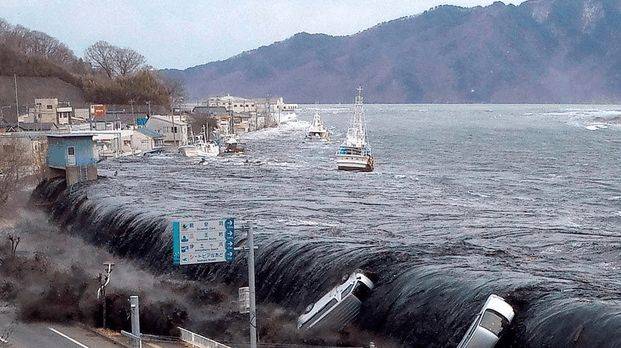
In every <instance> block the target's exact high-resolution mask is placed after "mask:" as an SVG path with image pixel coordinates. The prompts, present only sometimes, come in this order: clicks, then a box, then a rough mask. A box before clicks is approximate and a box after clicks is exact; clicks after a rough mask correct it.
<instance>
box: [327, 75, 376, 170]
mask: <svg viewBox="0 0 621 348" xmlns="http://www.w3.org/2000/svg"><path fill="white" fill-rule="evenodd" d="M357 91H358V94H357V95H356V99H355V100H354V115H353V117H352V124H351V126H350V127H349V129H348V130H347V137H346V138H345V141H343V143H342V144H341V146H340V147H339V150H338V152H337V154H336V163H337V165H338V169H339V170H353V171H363V172H371V171H373V156H372V155H371V149H370V148H369V145H368V143H367V130H366V125H365V123H364V107H363V105H362V101H363V99H362V87H358V89H357Z"/></svg>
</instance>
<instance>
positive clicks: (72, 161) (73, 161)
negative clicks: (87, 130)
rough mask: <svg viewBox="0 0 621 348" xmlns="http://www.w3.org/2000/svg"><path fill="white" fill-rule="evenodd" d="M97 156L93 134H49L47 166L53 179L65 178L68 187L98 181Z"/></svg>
mask: <svg viewBox="0 0 621 348" xmlns="http://www.w3.org/2000/svg"><path fill="white" fill-rule="evenodd" d="M97 159H98V158H97V154H96V152H95V149H94V142H93V135H92V134H76V133H66V134H49V135H48V136H47V166H48V168H49V169H50V176H51V177H58V176H64V177H65V178H66V180H67V185H68V186H70V185H73V184H76V183H78V182H84V181H89V180H95V179H97V165H96V163H97Z"/></svg>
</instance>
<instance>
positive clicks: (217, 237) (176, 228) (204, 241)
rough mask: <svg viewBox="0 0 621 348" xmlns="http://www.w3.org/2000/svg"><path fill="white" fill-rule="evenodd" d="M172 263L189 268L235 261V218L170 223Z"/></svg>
mask: <svg viewBox="0 0 621 348" xmlns="http://www.w3.org/2000/svg"><path fill="white" fill-rule="evenodd" d="M172 231H173V263H174V264H175V265H190V264H197V263H211V262H225V261H226V262H232V261H234V260H235V249H234V248H235V219H234V218H227V219H222V220H220V221H196V222H195V221H178V220H175V221H173V223H172Z"/></svg>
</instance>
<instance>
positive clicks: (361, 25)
mask: <svg viewBox="0 0 621 348" xmlns="http://www.w3.org/2000/svg"><path fill="white" fill-rule="evenodd" d="M492 2H493V1H492V0H489V1H488V0H401V1H397V0H381V1H374V0H367V1H365V0H358V1H354V0H332V1H330V0H290V1H284V0H265V1H252V0H238V1H224V0H213V1H209V0H203V1H196V0H176V1H168V0H124V1H122V0H116V1H115V0H92V1H83V0H0V17H3V18H5V19H6V20H7V21H9V22H10V23H11V24H21V25H23V26H25V27H28V28H30V29H34V30H40V31H43V32H46V33H48V34H50V35H52V36H54V37H56V38H58V39H59V40H60V41H62V42H64V43H66V44H67V45H69V47H70V48H71V49H73V50H74V52H75V53H76V55H78V56H82V55H83V52H84V49H85V48H86V47H88V46H89V45H90V44H92V43H93V42H95V41H98V40H106V41H108V42H110V43H112V44H114V45H118V46H124V47H131V48H133V49H135V50H137V51H139V52H140V53H142V54H143V55H145V56H146V57H147V60H148V62H149V63H150V64H151V65H153V66H154V67H156V68H187V67H190V66H194V65H198V64H204V63H207V62H210V61H214V60H221V59H225V58H228V57H231V56H233V55H236V54H238V53H240V52H243V51H247V50H250V49H253V48H257V47H259V46H263V45H268V44H270V43H272V42H274V41H280V40H283V39H285V38H287V37H289V36H291V35H293V34H295V33H297V32H301V31H306V32H309V33H326V34H331V35H348V34H353V33H355V32H358V31H360V30H363V29H366V28H368V27H371V26H373V25H375V24H377V23H380V22H383V21H387V20H391V19H395V18H399V17H403V16H408V15H413V14H418V13H421V12H423V11H425V10H427V9H429V8H431V7H433V6H436V5H440V4H447V3H448V4H453V5H459V6H477V5H489V4H491V3H492ZM504 2H505V3H513V4H519V3H521V2H523V1H519V0H505V1H504Z"/></svg>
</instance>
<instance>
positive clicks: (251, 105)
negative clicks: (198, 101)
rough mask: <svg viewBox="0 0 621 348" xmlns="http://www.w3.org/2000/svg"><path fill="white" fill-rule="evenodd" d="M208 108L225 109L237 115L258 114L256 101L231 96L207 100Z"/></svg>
mask: <svg viewBox="0 0 621 348" xmlns="http://www.w3.org/2000/svg"><path fill="white" fill-rule="evenodd" d="M207 106H211V107H223V108H225V109H226V110H227V111H233V112H235V113H242V112H256V111H257V106H256V103H255V101H254V100H252V99H246V98H241V97H233V96H230V95H225V96H218V97H211V98H209V99H207Z"/></svg>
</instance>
